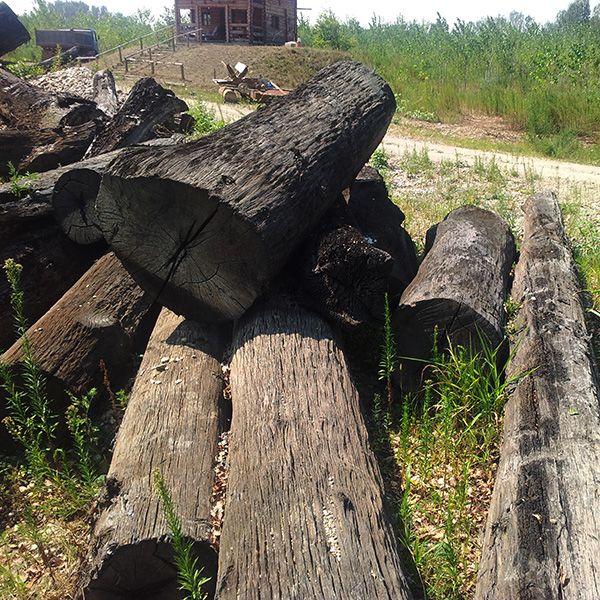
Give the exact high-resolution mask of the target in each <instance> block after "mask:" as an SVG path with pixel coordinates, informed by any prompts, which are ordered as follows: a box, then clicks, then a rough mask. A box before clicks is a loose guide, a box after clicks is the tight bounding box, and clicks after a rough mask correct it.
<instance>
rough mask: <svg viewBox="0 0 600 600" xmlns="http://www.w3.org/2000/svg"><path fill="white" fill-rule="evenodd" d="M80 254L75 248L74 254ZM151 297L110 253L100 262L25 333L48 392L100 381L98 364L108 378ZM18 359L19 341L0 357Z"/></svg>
mask: <svg viewBox="0 0 600 600" xmlns="http://www.w3.org/2000/svg"><path fill="white" fill-rule="evenodd" d="M79 252H81V249H80V248H77V251H76V253H75V254H77V253H79ZM150 306H151V299H150V298H149V296H148V294H146V293H145V292H143V291H142V290H141V289H140V288H139V287H138V286H137V284H136V283H135V282H134V281H133V279H132V278H131V276H130V275H129V273H128V272H127V271H126V270H125V269H124V268H123V266H122V265H121V263H120V261H119V260H118V259H117V258H116V257H115V255H114V254H113V253H110V254H107V255H106V256H103V257H102V258H100V259H99V260H98V261H97V262H96V263H95V264H94V265H93V266H92V267H91V268H90V269H89V270H88V271H87V272H86V273H85V274H84V275H83V276H82V277H81V278H80V279H79V281H77V283H75V285H73V287H71V289H69V291H68V292H66V294H65V295H64V296H63V297H62V298H60V300H59V301H58V302H56V304H54V306H52V308H51V309H50V310H49V311H48V312H47V313H45V314H44V315H43V316H42V317H41V318H40V319H38V321H36V322H35V323H34V324H33V325H32V326H31V327H30V328H29V331H28V337H29V340H30V343H31V346H32V347H33V348H34V349H35V358H36V361H37V363H38V365H39V366H40V368H41V370H42V372H43V373H44V374H45V376H46V377H47V379H48V383H49V386H51V388H52V390H53V392H56V393H57V394H58V393H61V391H64V390H69V391H72V392H73V393H76V394H80V393H84V392H87V391H88V390H89V389H90V388H91V387H94V386H95V385H98V384H99V383H101V381H102V378H101V372H100V369H99V366H98V365H99V362H100V360H101V359H102V360H104V362H105V364H106V365H107V368H108V371H109V373H110V375H111V376H115V375H116V374H117V373H119V371H120V370H121V369H122V368H123V367H124V366H125V365H126V364H128V360H129V358H130V352H131V347H132V342H133V338H134V336H135V333H136V331H137V329H138V327H139V325H140V323H141V321H142V319H143V317H144V315H145V314H146V313H147V312H148V309H149V308H150ZM22 358H23V352H22V345H21V342H20V341H17V342H15V343H14V344H13V345H12V346H11V347H10V348H9V349H8V350H7V351H6V352H5V353H4V354H3V355H2V357H1V359H0V360H2V361H3V362H4V363H6V364H8V365H17V364H18V363H19V362H20V361H21V360H22Z"/></svg>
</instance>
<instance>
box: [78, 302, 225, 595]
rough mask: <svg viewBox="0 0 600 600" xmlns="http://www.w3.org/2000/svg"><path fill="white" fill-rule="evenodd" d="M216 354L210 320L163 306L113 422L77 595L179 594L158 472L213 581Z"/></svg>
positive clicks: (218, 342)
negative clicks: (114, 432)
mask: <svg viewBox="0 0 600 600" xmlns="http://www.w3.org/2000/svg"><path fill="white" fill-rule="evenodd" d="M222 351H223V346H222V339H221V336H220V334H219V332H217V331H216V330H215V328H214V326H213V327H212V328H211V326H202V325H199V324H197V323H194V322H192V321H186V320H183V318H182V317H178V316H177V315H175V314H173V313H172V312H170V311H169V310H168V309H165V308H164V309H163V310H162V311H161V313H160V315H159V318H158V321H157V323H156V326H155V327H154V331H153V333H152V335H151V337H150V341H149V342H148V347H147V349H146V352H145V354H144V358H143V361H142V364H141V366H140V371H139V373H138V376H137V378H136V380H135V384H134V387H133V391H132V393H131V398H130V400H129V403H128V405H127V410H126V412H125V417H124V419H123V423H122V424H121V427H120V429H119V434H118V437H117V442H116V446H115V451H114V454H113V458H112V462H111V465H110V470H109V472H108V480H107V486H106V493H105V495H104V496H105V497H104V498H102V500H101V511H100V513H99V515H98V518H97V520H96V523H95V526H94V530H93V537H92V543H91V548H90V553H89V555H88V561H87V565H85V567H84V572H83V575H82V577H81V579H80V582H81V585H80V590H79V595H78V597H80V598H85V599H86V600H105V599H106V600H108V599H112V598H148V599H152V600H158V599H163V598H164V599H165V600H170V599H171V598H177V597H179V595H178V593H177V581H176V578H177V572H176V569H175V566H174V564H173V559H172V553H171V546H170V543H169V541H168V539H169V537H170V533H169V529H168V527H167V524H166V522H165V519H164V516H163V509H162V507H161V506H160V501H159V498H158V495H157V492H156V489H155V487H154V485H153V481H152V472H153V470H154V469H158V470H160V472H161V474H162V475H163V477H164V479H165V482H166V484H167V487H168V488H169V490H170V491H171V494H172V497H173V502H174V505H175V510H176V512H177V514H178V516H179V518H180V519H181V523H182V530H183V534H184V535H185V536H186V537H187V538H189V539H190V540H192V541H193V542H195V544H194V552H195V554H196V555H197V556H198V558H199V566H202V567H204V574H205V575H207V576H209V577H212V584H211V585H212V586H213V587H214V581H215V574H216V561H217V557H216V552H215V551H214V550H213V549H212V548H211V546H210V543H209V541H210V538H211V515H210V511H211V504H210V497H211V491H212V488H213V482H214V472H213V463H214V458H215V456H216V455H217V451H218V446H217V442H218V436H219V434H220V433H221V432H222V431H223V428H224V415H223V411H222V400H223V395H222V392H223V380H222V373H221V365H220V361H221V358H222Z"/></svg>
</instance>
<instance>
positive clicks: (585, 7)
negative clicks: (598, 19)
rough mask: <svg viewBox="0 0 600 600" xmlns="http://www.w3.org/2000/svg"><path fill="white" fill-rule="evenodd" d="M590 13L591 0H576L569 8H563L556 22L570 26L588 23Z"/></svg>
mask: <svg viewBox="0 0 600 600" xmlns="http://www.w3.org/2000/svg"><path fill="white" fill-rule="evenodd" d="M590 15H591V11H590V0H575V1H574V2H571V4H569V7H568V8H567V10H562V11H560V12H559V13H558V15H557V16H556V24H557V25H559V26H567V27H568V26H573V25H579V24H581V23H588V22H589V20H590Z"/></svg>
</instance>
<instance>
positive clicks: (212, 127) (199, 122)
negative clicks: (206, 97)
mask: <svg viewBox="0 0 600 600" xmlns="http://www.w3.org/2000/svg"><path fill="white" fill-rule="evenodd" d="M187 114H188V115H190V116H191V117H192V118H193V119H194V126H193V129H192V131H191V133H190V136H189V137H190V138H191V139H194V140H196V139H198V138H201V137H203V136H205V135H208V134H209V133H213V132H214V131H217V130H219V129H221V128H223V127H225V125H226V123H225V120H224V119H223V117H222V115H221V118H220V119H217V117H216V116H215V114H214V112H212V111H211V110H210V109H209V108H208V107H207V106H206V104H205V103H204V102H203V101H202V100H197V101H196V102H195V103H194V105H193V106H192V107H191V108H190V109H189V110H188V112H187Z"/></svg>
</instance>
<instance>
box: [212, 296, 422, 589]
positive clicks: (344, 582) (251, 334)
mask: <svg viewBox="0 0 600 600" xmlns="http://www.w3.org/2000/svg"><path fill="white" fill-rule="evenodd" d="M233 349H234V354H233V359H232V362H231V394H232V403H233V421H232V426H231V434H230V436H231V437H230V447H229V464H230V473H229V478H228V488H227V500H226V505H225V521H224V526H223V531H222V534H221V543H220V550H219V572H218V581H217V596H216V597H217V598H218V600H230V599H231V600H233V599H236V598H244V599H245V600H252V599H254V598H269V599H270V600H316V599H321V598H336V599H339V600H347V599H351V598H361V599H362V598H377V599H379V600H384V599H386V598H389V599H392V598H393V599H394V600H398V599H402V598H411V597H412V596H411V593H410V591H409V587H408V584H407V580H406V578H405V576H404V575H403V573H402V567H401V565H400V560H399V558H398V550H397V548H396V540H395V537H394V533H393V530H392V527H391V525H390V524H389V522H388V520H387V518H386V515H385V510H384V502H383V492H382V481H381V475H380V473H379V469H378V467H377V463H376V461H375V458H374V456H373V453H372V452H371V450H370V448H369V442H368V436H367V431H366V427H365V424H364V421H363V417H362V415H361V413H360V408H359V398H358V394H357V392H356V389H355V387H354V385H353V383H352V380H351V379H350V375H349V372H348V368H347V366H346V361H345V359H344V355H343V353H342V352H341V351H340V349H339V348H338V346H337V345H336V343H335V342H334V340H333V339H332V332H331V330H330V329H329V327H328V326H327V325H325V323H324V322H323V321H322V320H321V319H320V318H318V317H316V316H315V315H313V314H312V313H309V312H306V311H304V310H302V309H299V308H298V307H296V306H293V305H291V304H287V303H284V302H279V303H277V304H272V305H270V306H269V305H267V306H263V307H262V308H260V307H258V308H255V309H253V312H252V314H251V315H249V316H248V317H246V318H245V320H244V322H243V323H242V324H241V325H239V326H238V328H237V331H236V333H235V335H234V343H233ZM249 573H251V574H252V576H248V574H249Z"/></svg>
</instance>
